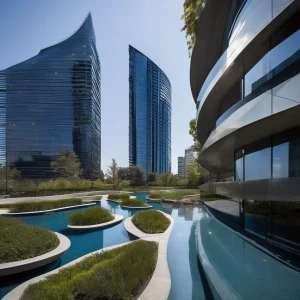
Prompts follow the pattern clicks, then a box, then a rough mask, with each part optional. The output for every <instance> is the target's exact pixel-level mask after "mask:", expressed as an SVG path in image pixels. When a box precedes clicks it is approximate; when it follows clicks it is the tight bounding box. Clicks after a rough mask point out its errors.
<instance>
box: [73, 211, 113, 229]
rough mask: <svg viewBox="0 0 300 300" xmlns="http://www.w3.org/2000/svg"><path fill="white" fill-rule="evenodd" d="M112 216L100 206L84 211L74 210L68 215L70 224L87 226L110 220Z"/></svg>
mask: <svg viewBox="0 0 300 300" xmlns="http://www.w3.org/2000/svg"><path fill="white" fill-rule="evenodd" d="M113 219H114V216H113V215H112V214H111V213H110V212H109V211H108V210H107V209H104V208H102V207H92V208H88V209H87V210H84V211H79V212H74V213H72V214H71V215H70V216H69V220H70V223H71V225H75V226H87V225H96V224H101V223H106V222H109V221H112V220H113Z"/></svg>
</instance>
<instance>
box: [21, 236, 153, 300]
mask: <svg viewBox="0 0 300 300" xmlns="http://www.w3.org/2000/svg"><path fill="white" fill-rule="evenodd" d="M157 252H158V247H157V243H155V242H148V241H142V240H140V241H136V242H132V243H129V244H127V245H125V246H122V247H118V248H114V249H112V250H109V251H101V252H99V253H96V254H92V255H89V256H88V257H86V258H83V259H81V260H80V261H78V262H76V263H75V264H72V265H71V266H69V267H63V268H61V269H60V270H59V271H58V272H55V274H52V275H49V276H47V277H46V279H44V280H41V281H38V282H36V283H34V284H31V285H29V286H28V287H27V289H26V290H25V291H24V292H23V295H22V297H21V299H22V300H28V299H30V300H35V299H38V300H40V299H47V300H52V299H53V300H54V299H137V297H138V296H139V294H140V293H141V292H142V290H143V289H144V288H145V286H146V284H147V283H148V281H149V280H150V278H151V276H152V274H153V272H154V270H155V266H156V262H157Z"/></svg>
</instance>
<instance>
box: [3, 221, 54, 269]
mask: <svg viewBox="0 0 300 300" xmlns="http://www.w3.org/2000/svg"><path fill="white" fill-rule="evenodd" d="M58 245H59V239H58V237H57V236H56V234H54V233H53V232H51V231H48V230H46V229H43V228H39V227H34V226H29V225H27V224H25V223H23V222H21V221H19V220H17V219H14V218H9V217H2V216H0V263H7V262H13V261H19V260H23V259H27V258H32V257H35V256H38V255H42V254H44V253H47V252H49V251H51V250H53V249H55V248H56V247H57V246H58Z"/></svg>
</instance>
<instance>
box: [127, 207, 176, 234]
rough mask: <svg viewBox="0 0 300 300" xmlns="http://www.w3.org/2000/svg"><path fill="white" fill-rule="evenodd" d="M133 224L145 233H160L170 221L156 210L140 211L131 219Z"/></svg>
mask: <svg viewBox="0 0 300 300" xmlns="http://www.w3.org/2000/svg"><path fill="white" fill-rule="evenodd" d="M132 222H133V224H134V225H135V226H136V227H137V228H139V229H140V230H142V231H143V232H146V233H162V232H165V231H166V230H167V228H168V227H169V225H170V223H171V221H170V220H169V219H168V218H167V217H165V216H164V215H163V214H162V213H161V212H159V211H157V210H147V211H140V212H138V213H136V214H135V215H134V216H133V218H132Z"/></svg>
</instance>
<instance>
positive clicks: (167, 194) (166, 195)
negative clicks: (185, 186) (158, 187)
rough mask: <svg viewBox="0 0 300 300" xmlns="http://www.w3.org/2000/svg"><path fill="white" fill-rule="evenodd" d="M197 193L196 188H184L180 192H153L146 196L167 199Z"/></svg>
mask: <svg viewBox="0 0 300 300" xmlns="http://www.w3.org/2000/svg"><path fill="white" fill-rule="evenodd" d="M195 194H199V191H198V190H185V191H180V193H174V192H155V193H151V194H150V195H149V196H148V197H149V198H151V199H168V200H182V199H183V198H184V197H185V196H188V195H195Z"/></svg>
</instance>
